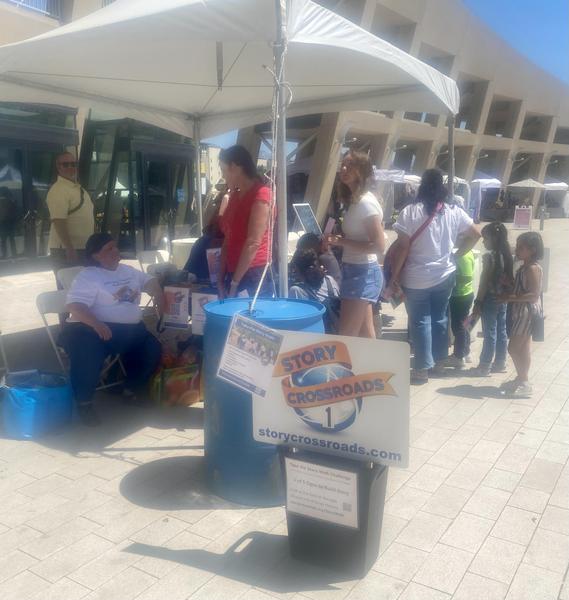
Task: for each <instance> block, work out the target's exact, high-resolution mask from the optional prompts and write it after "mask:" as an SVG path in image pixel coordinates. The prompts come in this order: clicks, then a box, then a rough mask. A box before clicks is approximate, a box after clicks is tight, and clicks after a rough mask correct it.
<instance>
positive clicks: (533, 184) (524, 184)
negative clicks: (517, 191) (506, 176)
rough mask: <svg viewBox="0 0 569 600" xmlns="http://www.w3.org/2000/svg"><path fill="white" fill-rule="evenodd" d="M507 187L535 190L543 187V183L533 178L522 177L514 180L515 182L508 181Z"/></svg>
mask: <svg viewBox="0 0 569 600" xmlns="http://www.w3.org/2000/svg"><path fill="white" fill-rule="evenodd" d="M508 187H511V188H524V189H536V190H543V189H545V186H544V185H543V183H539V181H536V180H535V179H522V180H521V181H516V182H515V183H509V184H508Z"/></svg>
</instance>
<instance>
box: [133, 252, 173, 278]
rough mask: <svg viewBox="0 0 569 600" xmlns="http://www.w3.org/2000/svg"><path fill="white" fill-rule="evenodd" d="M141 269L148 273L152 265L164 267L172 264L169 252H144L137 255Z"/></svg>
mask: <svg viewBox="0 0 569 600" xmlns="http://www.w3.org/2000/svg"><path fill="white" fill-rule="evenodd" d="M136 258H137V259H138V262H139V263H140V267H141V269H142V270H143V271H144V273H146V272H147V271H148V267H150V266H151V265H163V264H166V263H169V262H170V253H169V252H168V251H167V250H142V251H140V252H138V253H137V254H136Z"/></svg>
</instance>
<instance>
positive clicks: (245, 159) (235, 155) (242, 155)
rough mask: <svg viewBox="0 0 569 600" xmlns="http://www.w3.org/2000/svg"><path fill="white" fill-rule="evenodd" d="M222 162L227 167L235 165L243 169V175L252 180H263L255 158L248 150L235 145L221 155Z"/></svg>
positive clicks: (225, 149)
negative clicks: (258, 171)
mask: <svg viewBox="0 0 569 600" xmlns="http://www.w3.org/2000/svg"><path fill="white" fill-rule="evenodd" d="M219 160H220V162H223V163H225V164H226V165H230V164H234V165H237V166H238V167H241V168H242V169H243V173H245V175H246V176H247V177H249V178H250V179H259V180H260V179H261V178H260V177H259V174H258V173H257V167H256V165H255V163H254V161H253V157H252V156H251V154H250V153H249V150H247V148H244V147H243V146H239V145H235V146H229V148H224V149H223V150H221V152H220V153H219Z"/></svg>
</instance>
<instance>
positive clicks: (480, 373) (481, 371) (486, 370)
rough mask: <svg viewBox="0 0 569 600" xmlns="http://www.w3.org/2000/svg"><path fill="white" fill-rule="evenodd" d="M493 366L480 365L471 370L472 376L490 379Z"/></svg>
mask: <svg viewBox="0 0 569 600" xmlns="http://www.w3.org/2000/svg"><path fill="white" fill-rule="evenodd" d="M490 370H491V366H490V365H489V364H486V363H480V364H479V365H478V366H477V367H474V368H473V369H470V374H471V375H472V376H473V377H489V376H490Z"/></svg>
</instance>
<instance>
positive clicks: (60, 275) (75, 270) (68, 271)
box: [57, 267, 84, 290]
mask: <svg viewBox="0 0 569 600" xmlns="http://www.w3.org/2000/svg"><path fill="white" fill-rule="evenodd" d="M83 268H84V267H66V268H65V269H59V271H57V279H58V280H59V283H61V285H62V286H63V289H64V290H69V289H71V284H72V283H73V280H74V279H75V277H77V275H79V273H80V272H81V271H82V270H83Z"/></svg>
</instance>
